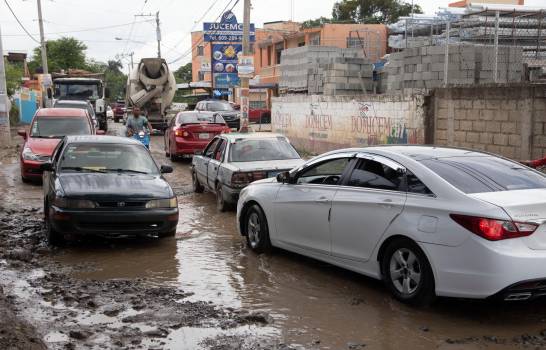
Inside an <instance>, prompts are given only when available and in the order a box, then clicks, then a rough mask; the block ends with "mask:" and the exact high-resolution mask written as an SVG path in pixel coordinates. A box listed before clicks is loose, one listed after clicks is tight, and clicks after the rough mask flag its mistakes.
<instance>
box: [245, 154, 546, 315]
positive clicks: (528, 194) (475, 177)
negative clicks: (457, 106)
mask: <svg viewBox="0 0 546 350" xmlns="http://www.w3.org/2000/svg"><path fill="white" fill-rule="evenodd" d="M237 220H238V227H239V230H240V232H241V234H242V235H244V236H246V238H247V242H248V245H249V246H250V248H251V249H252V250H254V251H256V252H258V253H260V252H264V251H267V250H268V249H269V248H271V246H275V247H279V248H283V249H286V250H290V251H293V252H296V253H300V254H303V255H306V256H310V257H313V258H316V259H319V260H323V261H326V262H329V263H332V264H334V265H338V266H341V267H344V268H347V269H350V270H354V271H357V272H359V273H362V274H365V275H368V276H371V277H374V278H377V279H383V280H384V282H385V284H386V286H387V288H388V289H389V290H390V291H391V292H392V294H393V295H394V296H395V297H396V298H397V299H399V300H401V301H404V302H408V303H414V304H425V303H429V302H431V301H432V300H433V299H434V298H435V297H436V296H449V297H465V298H487V297H490V296H495V297H501V298H503V299H505V300H525V299H529V298H532V297H536V296H540V295H545V294H546V268H545V266H546V177H545V176H544V175H543V174H542V173H539V172H537V171H535V170H532V169H530V168H527V167H525V166H522V165H521V164H519V163H515V162H513V161H510V160H508V159H505V158H500V157H498V156H495V155H492V154H488V153H481V152H476V151H471V150H465V149H453V148H435V147H429V146H382V147H370V148H362V149H345V150H339V151H334V152H330V153H326V154H324V155H322V156H319V157H316V158H314V159H312V160H310V161H308V162H307V163H305V164H304V165H302V166H300V167H298V168H296V169H294V170H292V171H290V172H286V173H281V174H279V175H278V176H277V178H273V179H264V180H260V181H257V182H254V183H252V184H250V185H249V186H248V187H246V188H245V189H244V190H243V191H242V192H241V194H240V199H239V202H238V206H237Z"/></svg>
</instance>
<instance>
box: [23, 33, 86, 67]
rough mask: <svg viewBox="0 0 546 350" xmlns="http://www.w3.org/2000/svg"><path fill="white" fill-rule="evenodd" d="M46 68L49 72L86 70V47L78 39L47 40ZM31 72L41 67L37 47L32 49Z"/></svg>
mask: <svg viewBox="0 0 546 350" xmlns="http://www.w3.org/2000/svg"><path fill="white" fill-rule="evenodd" d="M46 48H47V67H48V69H49V72H59V71H60V70H61V69H65V70H67V69H69V68H76V69H86V68H87V62H86V60H85V50H87V46H85V44H84V43H83V42H81V41H79V40H78V39H75V38H69V37H62V38H60V39H57V40H48V41H47V43H46ZM29 66H30V68H31V71H35V70H36V68H37V67H41V66H42V53H41V50H40V48H39V47H37V48H35V49H34V54H33V56H32V60H31V61H30V64H29Z"/></svg>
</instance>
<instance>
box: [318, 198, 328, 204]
mask: <svg viewBox="0 0 546 350" xmlns="http://www.w3.org/2000/svg"><path fill="white" fill-rule="evenodd" d="M315 203H330V200H329V199H328V198H326V197H320V198H317V199H315Z"/></svg>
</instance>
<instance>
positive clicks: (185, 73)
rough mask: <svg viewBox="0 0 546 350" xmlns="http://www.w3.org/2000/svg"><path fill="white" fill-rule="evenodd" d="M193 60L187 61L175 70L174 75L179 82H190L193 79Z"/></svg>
mask: <svg viewBox="0 0 546 350" xmlns="http://www.w3.org/2000/svg"><path fill="white" fill-rule="evenodd" d="M191 70H192V66H191V62H190V63H187V64H185V65H183V66H181V67H180V68H178V69H177V70H175V71H174V77H175V79H176V82H177V83H179V84H182V83H190V82H191V81H192V71H191Z"/></svg>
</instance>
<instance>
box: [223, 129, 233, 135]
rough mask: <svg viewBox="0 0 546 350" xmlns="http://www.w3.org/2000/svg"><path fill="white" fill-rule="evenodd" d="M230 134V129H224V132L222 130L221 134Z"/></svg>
mask: <svg viewBox="0 0 546 350" xmlns="http://www.w3.org/2000/svg"><path fill="white" fill-rule="evenodd" d="M230 132H231V129H230V128H225V129H224V130H222V134H228V133H230Z"/></svg>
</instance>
